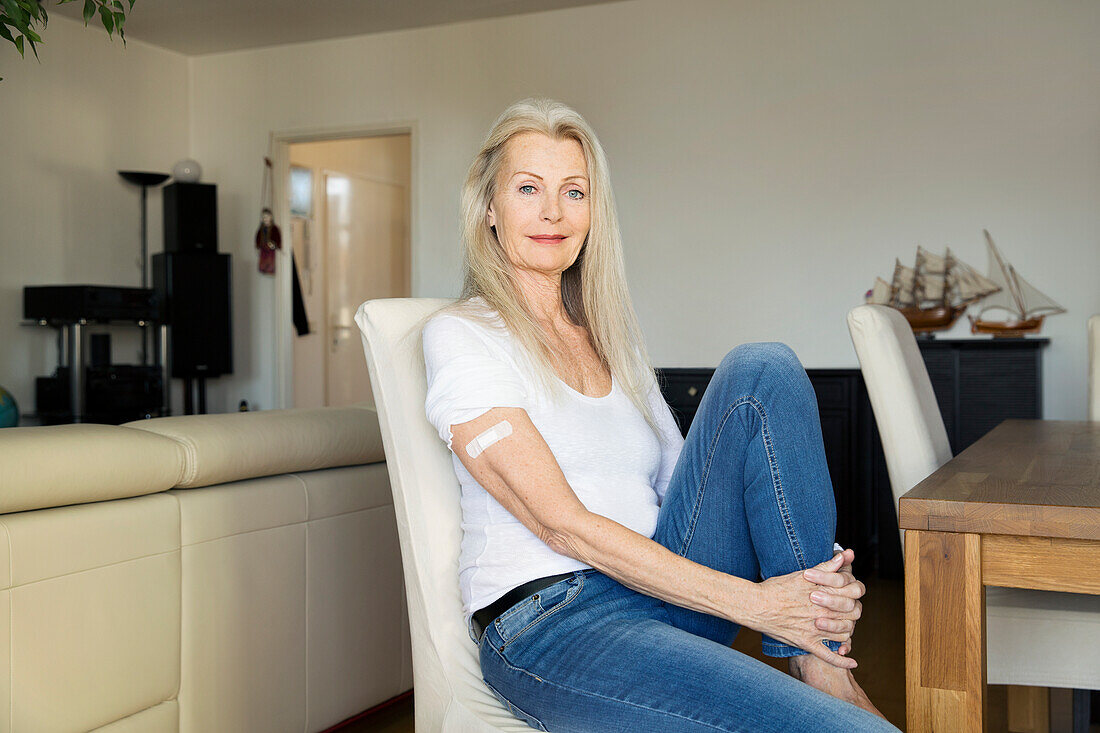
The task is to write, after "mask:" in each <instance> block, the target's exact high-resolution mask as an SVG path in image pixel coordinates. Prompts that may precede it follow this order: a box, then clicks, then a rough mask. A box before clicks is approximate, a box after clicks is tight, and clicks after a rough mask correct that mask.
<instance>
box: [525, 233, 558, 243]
mask: <svg viewBox="0 0 1100 733" xmlns="http://www.w3.org/2000/svg"><path fill="white" fill-rule="evenodd" d="M528 239H532V240H534V241H536V242H538V243H539V244H557V243H558V242H560V241H562V240H563V239H566V236H565V235H564V234H536V235H533V236H528Z"/></svg>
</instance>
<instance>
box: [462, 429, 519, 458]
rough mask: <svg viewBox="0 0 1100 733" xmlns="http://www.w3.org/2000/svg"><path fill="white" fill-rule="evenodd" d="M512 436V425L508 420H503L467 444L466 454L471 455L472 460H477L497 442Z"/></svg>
mask: <svg viewBox="0 0 1100 733" xmlns="http://www.w3.org/2000/svg"><path fill="white" fill-rule="evenodd" d="M511 434H512V423H510V422H508V421H507V420H501V421H500V422H498V423H497V424H496V425H494V426H493V427H491V428H489V429H488V430H486V431H485V432H484V433H482V434H481V435H479V436H477V437H476V438H474V439H473V440H471V441H470V442H469V443H467V444H466V452H467V453H469V454H470V458H477V457H478V456H480V455H481V453H482V451H484V450H485V449H486V448H488V447H489V446H491V445H492V444H493V443H495V442H497V441H498V440H500V439H501V438H507V437H508V436H509V435H511Z"/></svg>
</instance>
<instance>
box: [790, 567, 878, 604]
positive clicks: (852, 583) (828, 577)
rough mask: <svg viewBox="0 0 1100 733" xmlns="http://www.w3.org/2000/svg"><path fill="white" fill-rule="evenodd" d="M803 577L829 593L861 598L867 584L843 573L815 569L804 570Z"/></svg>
mask: <svg viewBox="0 0 1100 733" xmlns="http://www.w3.org/2000/svg"><path fill="white" fill-rule="evenodd" d="M802 575H803V577H804V578H805V579H806V580H808V581H809V582H811V583H813V584H815V585H820V586H821V587H822V588H824V589H827V591H828V592H829V593H834V594H836V595H842V596H846V597H848V598H862V597H863V595H864V594H865V593H866V592H867V586H865V585H864V584H863V583H861V582H860V581H858V580H856V579H855V578H853V577H852V576H851V575H845V574H843V573H817V571H815V570H805V571H803V573H802Z"/></svg>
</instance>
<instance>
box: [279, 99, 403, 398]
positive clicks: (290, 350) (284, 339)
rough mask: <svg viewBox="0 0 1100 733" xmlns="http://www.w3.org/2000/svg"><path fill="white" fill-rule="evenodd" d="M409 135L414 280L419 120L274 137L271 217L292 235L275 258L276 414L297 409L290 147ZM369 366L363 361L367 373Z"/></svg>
mask: <svg viewBox="0 0 1100 733" xmlns="http://www.w3.org/2000/svg"><path fill="white" fill-rule="evenodd" d="M387 135H408V136H409V156H410V158H411V160H410V161H409V171H410V175H409V275H410V279H411V280H413V281H415V279H416V277H415V272H416V260H415V256H416V252H415V243H416V241H417V211H418V207H419V196H418V195H417V186H418V184H419V180H420V176H419V175H418V173H417V171H418V170H419V168H420V165H419V163H420V152H419V144H420V135H419V133H418V130H417V122H416V120H407V121H396V122H382V123H377V124H362V125H349V126H342V127H313V128H307V129H299V130H283V131H276V132H272V133H270V136H269V146H268V149H269V150H271V156H272V157H271V166H272V172H271V177H272V181H271V199H272V214H273V215H274V217H275V223H276V224H277V225H278V226H279V229H280V230H281V231H284V232H286V233H287V243H286V244H285V245H284V248H283V250H282V251H281V252H277V253H276V258H277V259H278V260H280V261H281V264H280V266H279V267H277V268H275V303H274V305H275V318H274V319H273V322H274V324H275V333H274V334H273V336H274V338H273V340H272V343H273V345H274V352H273V354H272V356H273V358H274V362H275V374H274V378H275V384H274V393H273V394H272V403H273V405H274V406H275V408H276V409H285V408H288V407H292V406H293V405H294V342H293V340H292V338H291V335H290V334H291V329H292V328H293V327H294V313H293V300H292V295H291V270H290V263H291V259H290V254H291V252H292V251H293V248H294V243H293V242H292V241H291V237H290V236H289V235H290V191H289V186H288V183H289V181H290V146H291V145H293V144H295V143H315V142H325V141H328V140H346V139H348V138H358V137H384V136H387ZM365 367H366V362H364V368H365Z"/></svg>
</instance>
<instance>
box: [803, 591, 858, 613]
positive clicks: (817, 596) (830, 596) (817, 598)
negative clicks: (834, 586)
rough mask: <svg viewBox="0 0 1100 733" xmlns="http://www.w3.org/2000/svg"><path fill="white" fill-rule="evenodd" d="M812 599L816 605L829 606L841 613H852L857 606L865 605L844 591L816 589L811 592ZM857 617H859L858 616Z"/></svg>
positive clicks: (831, 609)
mask: <svg viewBox="0 0 1100 733" xmlns="http://www.w3.org/2000/svg"><path fill="white" fill-rule="evenodd" d="M810 601H811V602H813V604H814V605H815V606H821V607H822V608H827V609H829V610H830V611H838V612H839V613H851V612H852V611H854V610H855V609H856V608H859V607H861V606H862V605H863V604H862V603H860V602H859V599H858V598H852V597H851V596H847V595H844V594H843V593H838V592H829V591H825V590H815V591H814V592H813V593H811V594H810ZM856 618H859V617H858V616H857V617H856Z"/></svg>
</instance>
